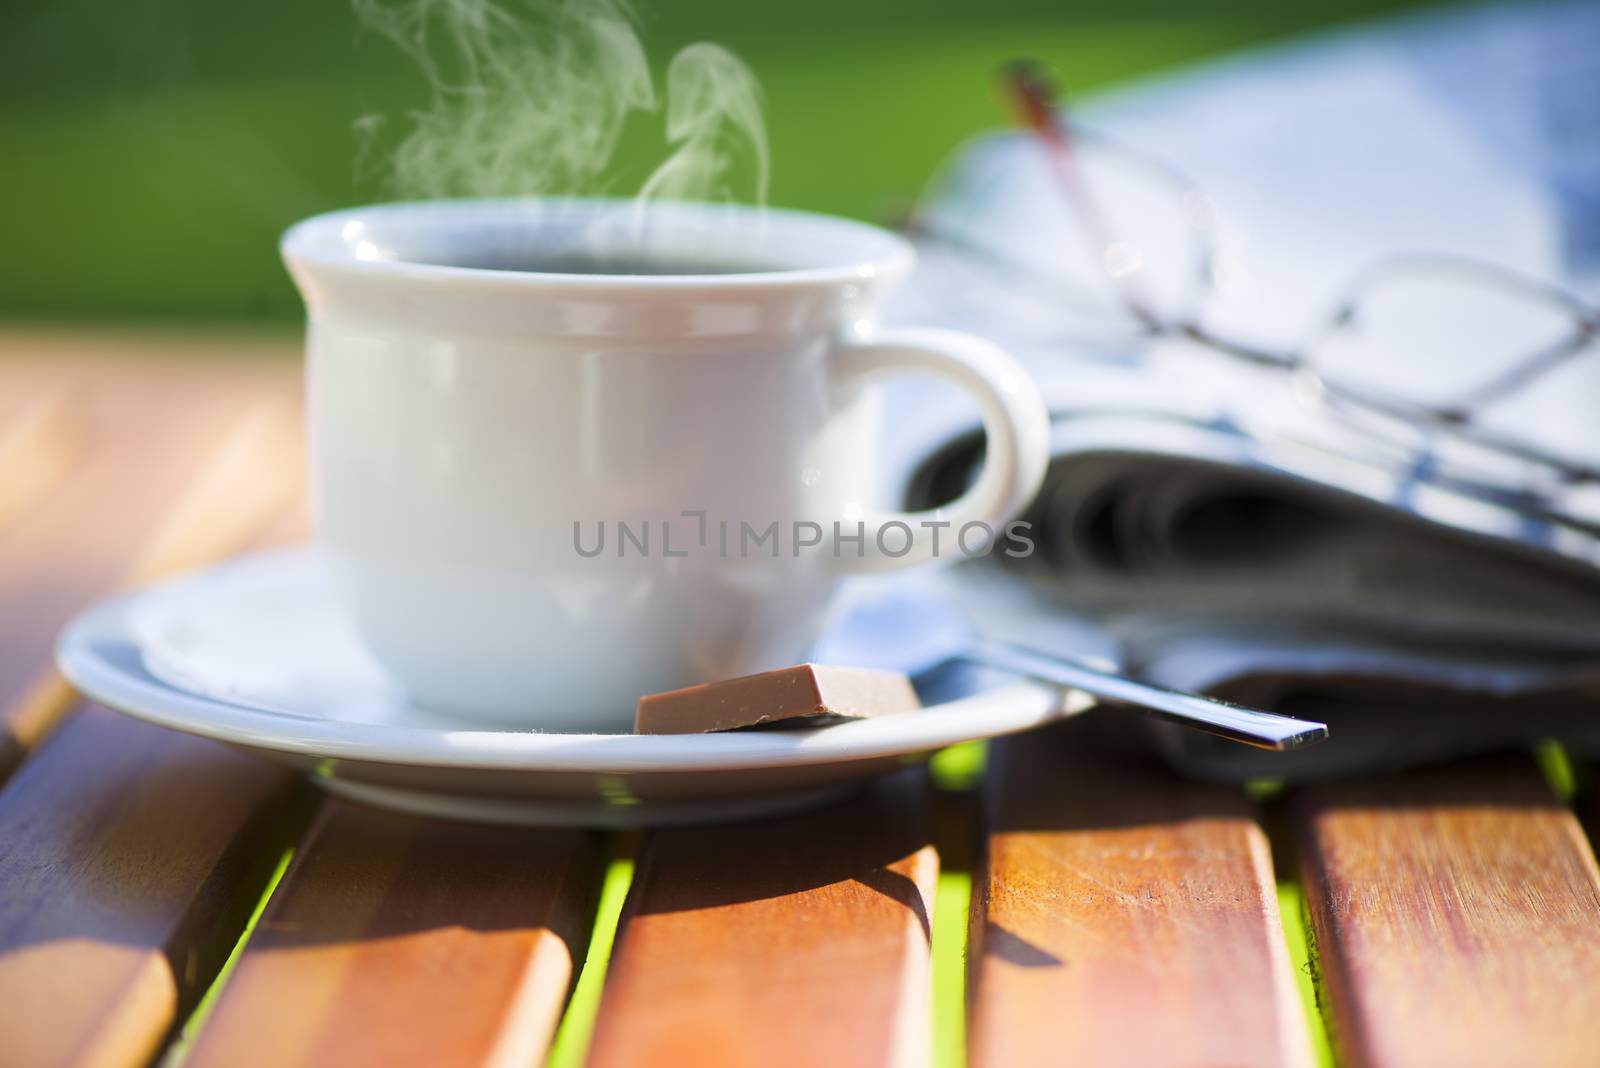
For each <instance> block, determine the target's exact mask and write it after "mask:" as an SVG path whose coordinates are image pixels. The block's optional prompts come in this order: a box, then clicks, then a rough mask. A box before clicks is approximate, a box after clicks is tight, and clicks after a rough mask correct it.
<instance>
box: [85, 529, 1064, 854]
mask: <svg viewBox="0 0 1600 1068" xmlns="http://www.w3.org/2000/svg"><path fill="white" fill-rule="evenodd" d="M57 662H58V664H59V666H60V668H61V671H62V673H63V674H64V675H66V677H67V678H68V679H69V680H70V681H71V682H72V683H73V685H75V686H77V687H78V688H79V689H80V690H82V691H83V692H84V693H86V694H88V695H89V696H90V697H92V698H94V699H96V700H98V701H101V702H103V703H105V704H107V705H110V706H111V707H113V708H116V709H119V710H121V711H123V712H126V713H128V714H129V715H132V716H137V717H138V718H140V719H143V720H147V721H149V722H151V723H156V724H159V725H161V726H163V727H171V728H173V729H175V730H181V731H187V732H189V733H191V734H198V735H201V736H203V737H207V738H214V739H216V740H218V741H222V742H226V743H228V744H230V745H234V746H238V747H239V748H241V749H247V750H250V751H252V752H256V753H259V754H261V755H262V756H265V757H269V758H271V759H273V760H277V761H281V762H283V763H286V764H289V765H291V766H294V767H297V768H300V769H302V770H304V771H306V772H308V773H310V774H311V775H312V776H313V777H314V778H315V779H316V780H317V781H318V782H319V783H320V784H321V785H322V786H324V787H325V788H327V789H328V790H331V791H333V792H334V793H338V794H343V795H345V796H349V797H352V798H356V799H359V800H362V801H366V802H370V803H372V804H375V805H382V806H384V807H387V808H394V809H402V810H405V811H409V812H416V813H422V814H426V815H431V816H444V817H452V818H461V819H472V820H482V821H493V822H501V823H559V824H579V825H591V826H613V827H617V826H640V825H653V824H669V823H690V822H697V821H705V820H720V819H733V818H741V817H751V816H758V815H767V814H773V813H778V812H784V811H789V810H793V809H797V808H801V807H804V806H806V805H809V804H813V803H816V802H819V801H822V800H826V799H827V798H829V797H832V796H834V795H836V794H838V793H840V792H842V791H844V790H846V789H848V788H849V786H850V785H851V784H852V783H853V782H855V781H857V780H860V779H862V778H863V777H865V776H869V775H872V774H875V773H877V772H880V771H884V770H887V769H890V768H893V767H895V766H898V765H899V764H901V763H903V762H905V761H906V760H908V759H913V758H919V757H924V756H927V755H928V754H930V753H932V752H933V751H935V750H938V749H941V748H943V747H944V746H947V745H951V744H953V743H956V742H961V741H966V740H969V739H973V738H990V737H995V736H997V735H1002V734H1011V733H1014V732H1017V731H1022V730H1027V729H1028V728H1030V727H1035V726H1038V725H1040V724H1042V723H1045V722H1048V721H1050V720H1052V719H1054V718H1056V717H1058V716H1060V715H1061V714H1062V702H1063V696H1062V694H1060V693H1059V692H1057V691H1055V690H1052V689H1047V688H1042V687H1038V686H1032V685H1015V686H1007V687H1005V688H1003V689H998V690H994V691H991V692H987V693H984V694H982V695H980V696H977V697H970V698H966V699H963V700H959V701H953V702H950V703H948V704H942V705H934V706H931V707H928V708H926V709H923V710H921V711H918V712H915V713H912V714H908V715H900V716H887V717H884V718H882V719H869V720H857V721H853V722H848V723H843V724H839V725H837V726H832V727H824V728H818V729H814V730H786V731H761V732H748V733H746V732H740V733H731V734H695V735H666V736H660V735H657V736H651V735H631V734H545V733H539V732H535V731H505V730H474V729H470V728H469V727H465V726H463V725H462V723H461V721H460V720H451V719H449V718H448V717H445V716H441V715H436V714H433V713H430V712H429V711H427V710H426V709H423V708H419V707H417V706H416V705H413V704H411V703H410V702H408V701H407V700H406V698H405V695H404V694H403V693H401V691H400V690H399V689H398V688H396V686H395V685H394V683H392V682H391V681H390V680H389V679H388V678H387V677H386V676H385V675H384V673H383V672H382V670H381V669H380V668H379V667H378V666H377V665H376V664H375V663H374V662H373V661H372V659H371V658H370V657H369V656H368V654H367V653H366V651H365V650H364V649H363V648H362V647H361V645H360V644H359V642H358V641H357V639H356V637H355V635H354V634H353V633H352V632H351V631H350V630H349V629H348V628H347V627H346V625H345V623H344V621H343V618H342V616H341V615H340V613H339V612H338V611H337V610H336V609H335V606H334V604H333V601H332V598H331V596H330V593H329V591H328V589H327V587H326V583H325V580H324V575H323V569H322V566H321V561H320V560H319V558H318V557H317V555H316V553H315V551H314V550H311V549H292V550H282V551H276V552H271V553H263V554H259V555H254V556H249V557H243V558H240V559H238V560H235V561H233V562H230V563H227V564H224V565H222V566H219V567H216V568H212V569H210V570H207V571H202V572H198V573H196V574H193V575H191V576H188V577H185V578H181V579H178V580H174V581H171V582H168V583H165V584H163V585H159V586H155V587H152V588H150V589H146V590H144V591H141V592H138V593H134V594H131V595H128V596H124V597H119V598H116V599H113V600H110V601H106V602H103V603H102V604H100V605H98V606H96V607H94V608H92V609H90V610H88V611H87V612H85V613H83V614H82V615H80V616H79V617H78V618H76V619H75V620H73V622H72V623H71V624H69V625H68V627H67V628H66V630H65V631H63V632H62V636H61V640H60V643H59V646H58V648H57ZM1066 700H1068V701H1071V702H1077V701H1086V699H1084V698H1081V697H1079V696H1072V697H1068V698H1066Z"/></svg>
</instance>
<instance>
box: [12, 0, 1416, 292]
mask: <svg viewBox="0 0 1600 1068" xmlns="http://www.w3.org/2000/svg"><path fill="white" fill-rule="evenodd" d="M1403 3H1404V0H1399V2H1397V0H1299V2H1295V3H1289V2H1285V0H1224V2H1220V3H1214V4H1203V3H1196V2H1193V0H965V2H958V0H923V2H913V0H785V2H779V0H658V2H656V3H647V2H646V0H640V4H639V6H640V8H641V19H642V23H643V33H644V36H645V39H646V43H647V46H648V47H649V49H650V53H651V56H652V59H653V60H654V61H655V62H657V63H658V64H660V65H664V63H665V62H666V60H667V59H669V58H670V56H671V55H672V53H673V52H674V51H676V50H677V49H678V48H679V47H681V46H682V45H684V44H686V43H689V42H691V41H695V40H706V39H710V40H716V41H718V42H720V43H722V44H725V45H727V46H729V47H731V48H733V49H734V50H735V51H737V52H738V53H739V54H740V55H741V56H743V57H744V58H745V59H746V61H748V62H749V63H750V64H751V66H752V67H753V68H754V69H755V71H756V73H757V74H758V75H759V77H760V78H761V80H762V83H763V85H764V88H765V92H766V102H767V109H766V114H767V122H768V127H769V134H770V138H771V144H772V156H773V167H774V170H773V181H772V201H773V202H774V203H776V204H780V205H785V206H791V207H801V208H809V209H813V210H820V211H829V212H836V213H841V214H845V215H852V216H857V217H860V218H867V219H882V218H884V217H886V216H887V215H889V214H890V213H891V212H892V211H893V210H894V209H895V208H896V207H897V206H899V205H903V204H905V203H906V202H907V201H909V200H910V199H911V198H913V197H915V196H916V194H917V192H918V190H919V189H920V187H921V186H922V184H923V182H924V181H925V180H926V179H927V177H928V176H929V174H930V173H931V172H932V170H933V169H934V167H935V166H936V165H937V163H938V162H939V161H940V159H942V158H943V157H944V156H945V155H946V154H947V153H948V152H949V151H950V150H951V148H952V147H953V146H955V145H956V144H957V143H959V142H960V141H961V140H962V139H964V138H966V137H968V136H970V135H972V134H975V133H977V132H979V131H982V130H984V129H987V128H990V127H993V126H995V125H997V124H999V123H1001V122H1003V121H1004V116H1003V114H1002V113H1001V111H1000V108H999V106H998V104H997V102H996V99H995V97H994V94H993V92H992V88H991V78H992V73H993V71H994V69H995V68H996V66H997V65H998V64H999V63H1001V62H1003V61H1004V60H1006V59H1008V58H1013V57H1016V56H1023V55H1026V56H1032V57H1037V58H1040V59H1043V60H1045V61H1047V62H1049V63H1051V64H1052V65H1053V66H1054V67H1055V68H1056V69H1057V70H1058V71H1059V72H1060V74H1061V75H1062V77H1063V79H1064V80H1065V82H1066V83H1067V84H1068V85H1070V86H1071V87H1072V88H1073V89H1074V90H1090V89H1094V88H1097V87H1101V86H1105V85H1108V84H1111V83H1115V82H1118V81H1121V80H1126V79H1129V78H1133V77H1137V76H1139V75H1143V74H1147V73H1150V72H1153V71H1156V70H1160V69H1162V68H1164V67H1170V66H1174V65H1177V64H1182V63H1185V62H1189V61H1193V60H1197V59H1200V58H1203V57H1205V56H1208V55H1213V54H1216V53H1219V52H1224V51H1228V50H1232V49H1237V48H1241V47H1245V46H1249V45H1253V44H1258V43H1262V42H1266V41H1271V40H1275V39H1280V38H1283V37H1286V36H1290V35H1294V34H1298V33H1301V32H1305V31H1308V30H1311V29H1314V28H1317V27H1320V26H1324V25H1329V24H1332V23H1336V22H1342V21H1347V20H1351V19H1355V18H1359V17H1362V16H1366V15H1371V14H1375V13H1378V12H1379V11H1381V10H1383V9H1386V8H1392V7H1396V6H1402V4H1403ZM426 100H427V93H426V89H425V86H424V84H423V82H422V80H421V78H420V77H419V76H418V74H417V72H416V70H415V68H414V67H413V66H411V65H410V63H409V61H407V60H406V59H405V58H404V57H402V56H401V55H400V54H399V53H398V52H397V51H396V50H395V49H394V48H393V47H392V46H391V45H390V44H389V43H388V42H387V41H385V40H383V39H381V38H379V37H377V36H375V35H373V34H371V33H366V32H363V31H362V30H360V29H359V28H358V26H357V24H356V21H355V19H354V17H353V16H352V14H351V12H350V10H349V6H348V4H347V3H345V2H344V0H271V2H267V0H5V3H4V4H3V5H0V193H3V194H4V195H3V199H0V203H3V205H4V209H3V210H4V213H5V216H4V222H3V223H0V317H7V318H12V319H18V318H21V319H31V320H60V319H71V320H82V319H100V320H110V321H129V320H162V321H194V322H202V321H236V322H238V321H266V322H274V321H275V322H288V321H293V320H295V319H297V318H298V316H299V314H300V311H299V305H298V301H297V299H296V297H295V295H294V292H293V290H292V288H291V287H290V285H289V283H288V280H287V278H286V277H285V276H284V273H283V270H282V268H281V266H280V265H279V263H278V259H277V251H276V243H277V238H278V235H279V234H280V233H281V232H282V230H283V229H284V227H285V226H287V225H288V224H289V223H291V222H292V221H294V220H295V219H297V218H300V217H303V216H306V215H310V214H313V213H315V212H319V211H324V210H327V209H330V208H335V207H339V206H343V205H348V204H352V203H359V202H362V201H368V200H374V199H382V198H384V197H385V196H386V195H387V190H386V188H385V185H384V182H383V180H382V178H381V176H380V175H378V174H375V173H367V174H365V175H357V174H356V168H355V166H354V163H353V159H354V155H355V144H356V142H355V137H354V134H353V129H352V124H353V122H354V120H355V119H356V118H357V117H358V116H362V115H368V114H373V113H385V114H387V115H389V116H390V123H389V125H390V126H391V127H394V126H396V125H397V122H396V120H398V121H399V123H400V124H403V121H404V114H405V112H406V110H407V109H409V108H417V107H420V106H422V105H424V104H425V103H426ZM661 156H662V144H661V137H660V133H659V121H656V122H654V123H650V124H645V125H640V126H639V128H638V129H637V130H633V131H631V135H630V138H629V140H628V141H627V144H626V146H625V152H624V158H623V159H622V160H621V161H620V162H619V166H618V173H619V175H620V176H621V177H620V178H619V184H618V185H617V187H616V188H617V189H618V190H627V189H630V188H631V186H630V185H628V184H627V183H628V181H629V179H630V176H633V175H637V174H643V173H647V172H648V167H649V164H650V163H651V162H652V161H654V160H657V159H659V158H661ZM368 170H369V172H370V171H373V170H375V168H368Z"/></svg>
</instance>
